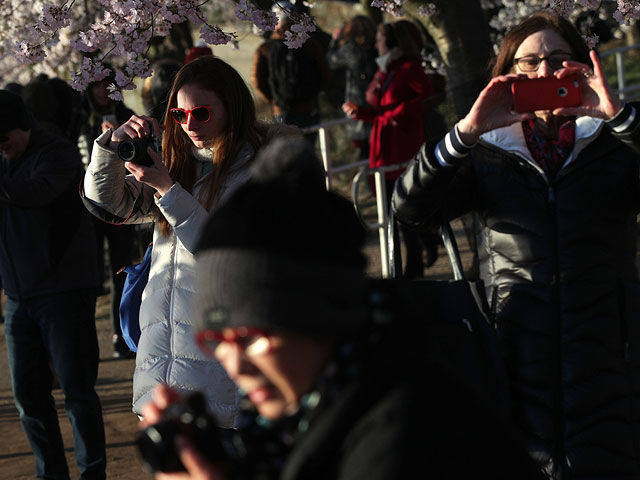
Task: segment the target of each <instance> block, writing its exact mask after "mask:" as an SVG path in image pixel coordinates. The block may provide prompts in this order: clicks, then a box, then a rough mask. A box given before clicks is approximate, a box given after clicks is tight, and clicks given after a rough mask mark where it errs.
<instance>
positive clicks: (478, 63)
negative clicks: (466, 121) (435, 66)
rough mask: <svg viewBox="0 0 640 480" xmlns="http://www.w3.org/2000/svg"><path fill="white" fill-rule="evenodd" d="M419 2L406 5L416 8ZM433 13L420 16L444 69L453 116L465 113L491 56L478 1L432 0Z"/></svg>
mask: <svg viewBox="0 0 640 480" xmlns="http://www.w3.org/2000/svg"><path fill="white" fill-rule="evenodd" d="M421 3H423V2H412V3H410V4H406V5H405V8H407V10H414V11H415V10H416V9H417V6H419V5H420V4H421ZM431 3H434V4H435V6H436V13H434V14H433V15H430V16H428V17H421V20H422V22H423V23H424V25H425V27H426V28H427V31H428V32H429V34H430V35H431V36H432V37H433V39H434V41H435V42H436V45H437V47H438V50H439V51H440V55H441V56H442V60H443V61H444V63H445V66H446V71H447V81H448V86H449V90H450V92H449V93H450V94H451V99H452V101H453V104H454V107H455V112H456V115H457V116H458V117H459V118H461V117H463V116H465V115H466V114H467V112H468V111H469V109H470V108H471V105H472V104H473V102H474V101H475V99H476V97H477V96H478V93H480V90H482V89H483V88H484V87H485V86H486V84H487V82H488V80H489V70H488V67H487V66H488V63H489V60H490V59H491V58H492V56H493V50H492V46H491V41H490V39H489V28H488V26H487V21H486V19H485V16H484V12H483V10H482V8H481V7H480V1H479V0H435V1H433V0H432V2H431Z"/></svg>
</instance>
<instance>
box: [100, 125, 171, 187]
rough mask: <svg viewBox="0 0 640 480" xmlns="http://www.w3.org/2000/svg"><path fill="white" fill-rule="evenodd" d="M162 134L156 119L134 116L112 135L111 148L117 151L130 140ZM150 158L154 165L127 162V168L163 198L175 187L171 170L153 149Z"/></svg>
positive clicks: (150, 150) (148, 151) (149, 150)
mask: <svg viewBox="0 0 640 480" xmlns="http://www.w3.org/2000/svg"><path fill="white" fill-rule="evenodd" d="M161 134H162V127H161V126H160V124H159V123H158V121H157V120H156V119H155V118H152V117H147V116H145V115H133V116H132V117H131V118H130V119H129V120H127V121H126V122H125V123H123V124H122V125H121V126H120V127H118V128H117V129H116V130H114V131H113V133H112V134H111V142H110V144H109V146H110V147H111V148H113V149H117V146H118V144H119V143H120V142H122V141H124V140H129V139H137V138H146V137H150V136H155V137H159V136H160V135H161ZM147 153H148V154H149V158H151V160H153V165H151V166H149V167H146V166H144V165H140V164H138V163H134V162H125V164H124V166H125V168H126V169H127V170H128V171H129V172H131V174H132V175H133V176H134V177H135V178H136V180H138V181H139V182H142V183H146V184H147V185H149V186H150V187H153V188H154V189H155V190H156V191H157V192H158V193H159V194H160V195H161V196H162V195H164V194H165V193H167V191H168V190H169V189H170V188H171V187H172V186H173V183H174V182H173V180H172V178H171V176H170V175H169V170H168V169H167V167H166V165H165V164H164V163H163V162H162V159H161V157H160V155H159V154H158V153H157V152H155V151H154V150H153V149H152V148H151V147H149V148H147Z"/></svg>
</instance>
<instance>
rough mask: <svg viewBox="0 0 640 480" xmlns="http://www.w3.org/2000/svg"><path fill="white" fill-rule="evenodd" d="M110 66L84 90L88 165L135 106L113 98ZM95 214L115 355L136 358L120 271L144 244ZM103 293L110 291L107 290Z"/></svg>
mask: <svg viewBox="0 0 640 480" xmlns="http://www.w3.org/2000/svg"><path fill="white" fill-rule="evenodd" d="M108 68H110V69H111V74H110V75H109V76H108V77H107V78H104V79H103V80H100V81H98V82H93V83H90V84H89V86H88V87H87V90H86V91H85V92H84V108H85V116H86V122H85V124H84V128H83V130H82V133H81V135H80V138H79V140H78V145H79V148H80V152H81V153H82V158H83V162H84V164H85V165H88V164H89V160H90V159H91V153H92V150H93V141H94V140H95V139H96V138H97V137H99V136H100V135H101V134H102V133H103V132H105V131H107V130H109V129H116V128H118V127H119V126H120V125H122V124H123V123H124V122H126V121H127V120H128V119H129V118H130V117H131V115H133V110H131V109H130V108H128V107H127V106H126V105H125V104H124V103H123V102H120V101H116V100H112V99H111V98H109V88H108V87H109V85H111V84H115V77H114V71H113V67H111V66H108ZM91 218H92V219H93V223H94V226H95V231H96V247H97V253H98V256H97V261H98V281H99V282H100V285H101V286H102V285H103V284H104V279H105V273H106V275H107V276H108V278H109V286H110V288H109V295H110V302H111V310H110V316H111V328H112V332H113V334H112V344H113V356H114V357H115V358H133V357H134V356H135V354H134V353H133V352H132V351H131V350H130V349H129V347H128V346H127V344H126V342H125V341H124V339H123V337H122V329H121V328H120V299H121V298H122V289H123V288H124V281H125V279H126V275H125V274H121V273H118V272H119V271H120V270H121V269H122V268H123V267H126V266H127V265H131V264H132V263H133V261H134V255H135V254H137V253H138V251H139V250H140V247H138V246H137V245H136V231H135V229H134V227H133V225H115V224H111V223H108V222H105V221H103V220H100V219H98V218H96V217H91ZM105 241H106V243H107V253H108V259H109V263H108V271H107V272H105V266H106V265H105ZM145 248H146V246H145ZM102 293H107V292H106V291H104V290H103V292H102Z"/></svg>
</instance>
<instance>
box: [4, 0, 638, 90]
mask: <svg viewBox="0 0 640 480" xmlns="http://www.w3.org/2000/svg"><path fill="white" fill-rule="evenodd" d="M407 1H408V0H371V5H372V6H374V7H378V8H380V9H381V10H383V11H384V12H386V13H388V14H390V15H393V16H401V15H404V14H405V13H406V12H405V6H406V2H407ZM286 3H287V4H288V2H286ZM438 3H439V2H435V5H437V4H438ZM603 3H609V4H612V5H613V4H614V3H615V7H612V8H611V10H613V9H614V8H615V12H613V18H615V20H616V21H617V22H618V23H620V24H621V25H625V24H629V23H631V22H634V21H635V20H636V19H638V18H640V0H526V1H525V0H481V4H482V6H483V8H485V9H487V10H489V11H491V12H492V14H493V17H492V19H491V20H490V26H491V27H492V28H493V29H494V31H495V32H498V33H497V35H496V38H494V43H496V44H498V42H499V40H500V32H504V31H506V30H507V29H509V28H510V27H512V26H513V25H515V24H517V23H518V22H519V21H520V20H521V19H522V18H524V17H525V16H527V15H529V14H531V13H532V12H533V11H534V10H538V9H540V8H551V9H553V10H554V11H555V12H557V13H559V14H561V15H564V16H568V17H571V16H574V15H577V13H579V12H582V11H585V10H593V9H600V8H602V5H603ZM280 4H282V5H285V0H276V5H277V6H279V5H280ZM435 5H434V4H433V3H427V2H424V1H421V2H420V6H419V8H418V13H419V14H421V15H432V14H434V13H435V12H436V8H437V7H436V6H435ZM281 14H286V15H287V16H289V17H290V18H291V19H292V20H293V25H292V26H291V27H290V28H289V31H288V32H286V34H285V43H286V44H287V45H288V46H289V47H290V48H298V47H300V46H301V45H302V44H303V43H304V42H305V41H306V40H307V39H308V38H309V35H310V33H311V32H313V31H314V30H315V28H316V23H315V20H314V19H313V18H312V17H311V16H309V15H306V14H302V13H297V12H291V11H288V10H287V8H286V7H284V6H283V7H281V8H280V9H271V10H265V9H262V8H260V7H258V6H257V5H256V4H254V3H253V1H252V0H215V1H213V0H84V1H83V2H80V1H77V0H31V1H30V2H24V1H23V0H0V77H2V78H5V79H6V78H8V77H9V73H10V74H11V78H12V80H15V81H19V82H25V81H27V80H28V79H29V77H30V76H33V75H35V74H37V73H40V72H44V73H47V74H50V75H57V76H62V77H64V78H69V77H70V79H71V83H72V86H73V87H74V88H76V89H79V90H82V89H85V88H86V87H87V85H88V84H89V83H91V82H94V81H97V80H100V79H101V78H105V77H106V76H107V75H109V78H113V79H114V83H113V84H112V85H111V87H110V90H111V92H112V93H111V96H112V97H113V98H119V96H120V90H122V89H133V88H135V84H134V80H135V79H136V78H144V77H146V76H149V75H150V74H151V66H150V64H149V61H148V60H147V53H148V49H149V44H150V42H151V41H152V39H154V38H156V37H164V36H167V35H168V34H169V33H170V31H171V29H172V27H173V26H174V25H176V24H179V23H182V22H185V21H188V22H190V23H191V24H192V25H194V26H197V27H199V28H200V38H201V39H202V40H204V41H205V42H206V43H209V44H213V45H219V44H226V43H229V42H232V43H235V42H237V41H238V40H237V39H238V34H237V32H234V31H226V30H225V29H224V28H223V25H231V24H232V25H234V28H235V29H239V30H242V29H243V28H245V27H246V29H247V30H249V29H252V28H255V29H257V30H259V31H263V32H264V31H271V30H274V28H275V27H276V25H277V23H278V17H279V15H281ZM214 18H215V21H214V20H213V19H214ZM586 40H587V42H588V43H589V44H594V43H596V42H597V37H595V36H593V35H591V36H588V37H586ZM112 58H117V59H119V63H121V64H123V65H124V68H122V69H120V70H118V71H117V72H109V71H108V69H107V67H105V65H104V61H106V60H110V59H112ZM20 64H23V65H26V66H28V68H22V69H20V68H16V66H19V65H20Z"/></svg>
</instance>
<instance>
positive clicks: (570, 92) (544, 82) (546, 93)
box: [511, 75, 582, 113]
mask: <svg viewBox="0 0 640 480" xmlns="http://www.w3.org/2000/svg"><path fill="white" fill-rule="evenodd" d="M511 92H512V93H513V109H514V110H515V111H516V112H519V113H523V112H535V111H536V110H553V109H554V108H558V107H577V106H578V105H580V104H581V103H582V90H581V88H580V82H579V81H578V76H577V75H571V76H569V77H566V78H563V79H558V78H556V77H554V76H551V77H544V78H528V79H524V80H518V81H515V82H513V83H512V84H511Z"/></svg>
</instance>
